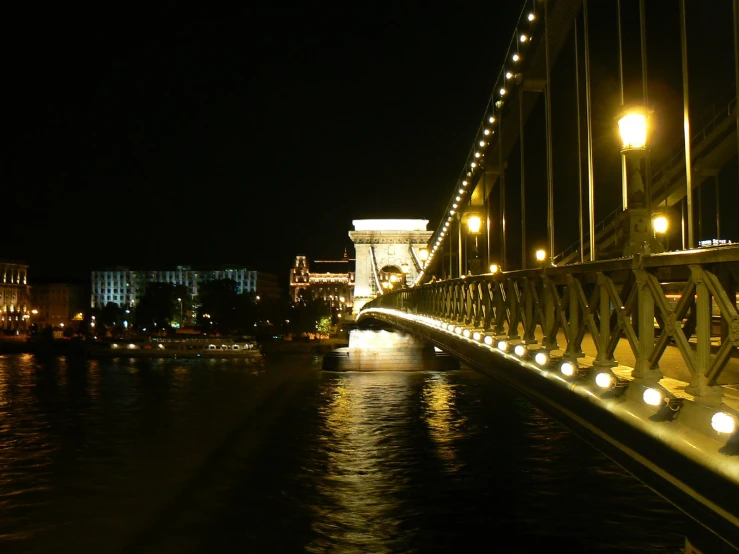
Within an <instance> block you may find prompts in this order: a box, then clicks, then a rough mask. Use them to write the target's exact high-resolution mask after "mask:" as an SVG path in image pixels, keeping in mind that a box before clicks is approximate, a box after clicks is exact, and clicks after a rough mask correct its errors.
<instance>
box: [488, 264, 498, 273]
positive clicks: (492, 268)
mask: <svg viewBox="0 0 739 554" xmlns="http://www.w3.org/2000/svg"><path fill="white" fill-rule="evenodd" d="M498 271H500V268H499V267H498V264H490V273H493V274H495V273H498Z"/></svg>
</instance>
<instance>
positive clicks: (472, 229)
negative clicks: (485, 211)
mask: <svg viewBox="0 0 739 554" xmlns="http://www.w3.org/2000/svg"><path fill="white" fill-rule="evenodd" d="M481 227H482V219H480V216H478V215H470V216H468V217H467V232H468V233H469V234H470V235H473V236H474V237H475V250H474V258H473V259H472V260H469V261H468V267H469V271H470V273H472V274H473V275H477V274H478V273H480V256H479V254H478V249H477V237H478V236H479V234H480V228H481Z"/></svg>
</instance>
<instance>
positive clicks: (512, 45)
mask: <svg viewBox="0 0 739 554" xmlns="http://www.w3.org/2000/svg"><path fill="white" fill-rule="evenodd" d="M538 1H539V2H541V1H542V0H538ZM543 1H546V0H543ZM536 2H537V0H525V1H524V5H523V8H522V10H521V14H520V15H519V18H518V22H517V24H516V29H515V31H514V33H513V36H512V37H511V41H510V42H509V44H508V49H507V51H506V54H505V57H504V62H503V65H502V67H501V68H500V71H499V73H498V77H497V79H496V80H495V86H494V87H493V92H492V93H491V95H490V99H489V101H488V103H487V106H486V107H485V113H484V115H483V118H482V121H481V122H480V125H479V127H478V129H477V133H476V134H475V141H474V142H473V144H472V146H471V148H470V151H469V154H468V155H467V160H466V161H465V164H464V167H463V168H462V171H461V173H460V176H459V178H458V179H457V182H456V184H455V186H454V191H453V193H452V197H451V199H450V201H449V203H448V204H447V207H446V210H445V212H444V216H443V217H442V218H441V221H440V224H439V227H438V228H437V230H436V232H435V233H434V235H433V236H432V237H431V241H430V242H429V251H428V258H427V259H426V261H425V262H424V264H423V267H422V269H421V272H420V273H419V274H418V277H417V278H416V280H415V282H414V285H415V284H418V283H423V282H424V280H425V279H426V277H427V275H426V270H427V269H428V268H429V267H431V265H432V264H433V263H434V260H435V258H436V256H437V254H439V253H440V252H441V249H442V247H443V246H444V241H445V240H446V238H447V236H448V234H449V228H450V226H451V223H452V221H453V220H454V218H455V216H458V215H459V214H461V211H462V206H463V203H464V202H465V200H467V199H468V197H469V196H470V195H471V194H472V191H473V190H474V189H475V185H476V183H477V181H478V180H479V178H480V176H481V174H482V170H483V168H484V161H485V154H486V152H487V151H488V149H489V148H490V146H491V144H492V139H493V137H494V136H495V129H494V128H493V125H494V124H495V122H496V121H497V120H498V117H499V114H500V111H501V110H502V109H503V106H504V105H505V102H506V99H507V97H508V96H509V94H510V92H511V90H512V89H513V88H514V87H515V86H516V85H520V84H521V83H522V78H521V77H522V72H523V66H524V62H525V57H526V52H527V51H528V50H529V47H530V45H531V43H532V41H533V40H534V33H535V31H536V26H537V22H538V20H539V14H538V12H537V10H536Z"/></svg>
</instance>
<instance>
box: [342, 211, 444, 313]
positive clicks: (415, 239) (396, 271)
mask: <svg viewBox="0 0 739 554" xmlns="http://www.w3.org/2000/svg"><path fill="white" fill-rule="evenodd" d="M352 224H353V225H354V230H353V231H349V238H351V239H352V241H353V242H354V251H355V258H356V262H355V266H356V267H355V282H354V313H355V314H357V313H359V310H361V308H362V306H363V305H364V304H365V303H366V302H368V301H369V300H372V299H373V298H375V297H376V296H377V295H379V294H381V293H382V292H384V291H386V290H394V289H397V288H400V287H402V286H403V285H404V284H406V283H407V284H410V283H412V282H413V281H414V280H415V279H416V277H417V276H418V274H419V273H420V272H421V262H420V252H421V250H422V249H424V248H427V245H428V241H429V239H430V238H431V235H432V234H433V233H432V231H427V230H426V226H427V225H428V219H356V220H354V221H352ZM404 268H405V269H406V272H405V273H404V272H403V269H404ZM393 278H394V279H393ZM403 281H405V283H404V282H403ZM383 283H385V284H383ZM388 285H392V286H388Z"/></svg>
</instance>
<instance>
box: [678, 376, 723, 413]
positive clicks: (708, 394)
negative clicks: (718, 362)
mask: <svg viewBox="0 0 739 554" xmlns="http://www.w3.org/2000/svg"><path fill="white" fill-rule="evenodd" d="M685 392H687V393H689V394H692V395H693V396H695V401H696V402H698V403H699V404H703V405H705V406H712V407H718V406H720V405H721V399H722V398H723V393H722V391H721V387H719V386H715V385H714V386H711V385H709V384H708V377H706V376H705V375H704V374H703V373H696V374H693V375H692V376H691V377H690V384H689V385H688V386H687V387H685Z"/></svg>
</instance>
